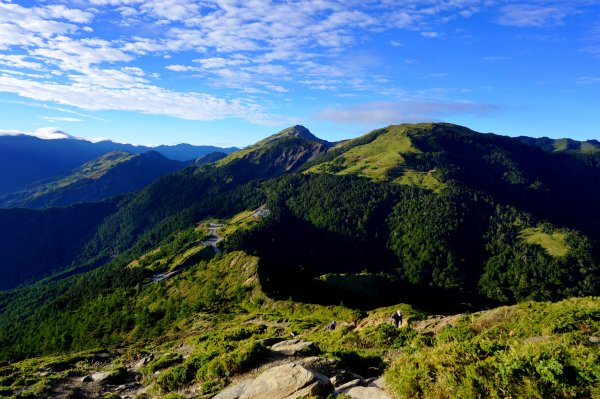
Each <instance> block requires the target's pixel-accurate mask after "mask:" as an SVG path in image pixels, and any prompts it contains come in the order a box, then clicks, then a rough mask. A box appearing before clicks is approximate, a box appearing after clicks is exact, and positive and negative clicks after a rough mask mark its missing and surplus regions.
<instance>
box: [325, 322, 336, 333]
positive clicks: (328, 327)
mask: <svg viewBox="0 0 600 399" xmlns="http://www.w3.org/2000/svg"><path fill="white" fill-rule="evenodd" d="M332 330H335V320H334V321H332V322H331V323H329V324H328V325H327V331H332Z"/></svg>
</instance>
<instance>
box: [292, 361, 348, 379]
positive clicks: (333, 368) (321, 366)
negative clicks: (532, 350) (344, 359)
mask: <svg viewBox="0 0 600 399" xmlns="http://www.w3.org/2000/svg"><path fill="white" fill-rule="evenodd" d="M295 362H296V363H297V364H299V365H301V366H302V367H305V368H307V369H309V370H312V371H316V372H317V373H321V374H325V375H327V376H333V375H335V374H336V373H337V372H338V367H339V363H338V361H337V360H335V359H330V358H327V357H319V356H310V357H305V358H304V359H298V360H296V361H295Z"/></svg>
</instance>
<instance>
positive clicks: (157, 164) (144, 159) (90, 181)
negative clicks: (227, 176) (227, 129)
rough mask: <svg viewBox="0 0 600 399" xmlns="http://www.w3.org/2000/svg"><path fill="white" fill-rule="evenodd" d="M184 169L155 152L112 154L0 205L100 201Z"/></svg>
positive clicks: (22, 205) (50, 204)
mask: <svg viewBox="0 0 600 399" xmlns="http://www.w3.org/2000/svg"><path fill="white" fill-rule="evenodd" d="M184 166H185V164H184V163H183V162H178V161H172V160H169V159H167V158H165V157H163V156H162V155H160V154H159V153H157V152H146V153H143V154H131V153H128V152H125V151H113V152H109V153H107V154H104V155H102V156H100V157H98V158H96V159H93V160H91V161H89V162H87V163H85V164H83V165H81V166H80V167H78V168H77V169H75V170H73V171H72V173H71V174H69V175H68V176H65V177H62V178H56V179H52V180H50V181H47V182H43V183H41V184H38V185H35V186H33V187H30V188H28V189H26V190H23V191H20V192H17V193H12V194H9V195H6V196H4V197H2V198H0V205H2V206H8V207H29V208H45V207H49V206H64V205H69V204H73V203H78V202H93V201H100V200H103V199H105V198H108V197H112V196H115V195H121V194H126V193H129V192H132V191H135V190H138V189H140V188H142V187H144V186H146V185H148V184H149V183H151V182H152V181H154V180H156V179H157V178H158V177H160V176H162V175H164V174H166V173H169V172H173V171H175V170H177V169H181V168H183V167H184Z"/></svg>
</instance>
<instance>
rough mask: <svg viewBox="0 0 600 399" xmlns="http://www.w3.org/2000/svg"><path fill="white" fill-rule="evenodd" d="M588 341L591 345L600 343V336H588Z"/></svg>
mask: <svg viewBox="0 0 600 399" xmlns="http://www.w3.org/2000/svg"><path fill="white" fill-rule="evenodd" d="M589 341H590V344H592V345H600V337H590V339H589Z"/></svg>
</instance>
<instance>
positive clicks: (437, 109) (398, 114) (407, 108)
mask: <svg viewBox="0 0 600 399" xmlns="http://www.w3.org/2000/svg"><path fill="white" fill-rule="evenodd" d="M499 109H500V108H499V107H498V106H496V105H493V104H485V103H470V102H427V101H398V102H369V103H363V104H357V105H350V106H344V107H335V108H326V109H324V110H322V111H320V112H319V113H318V117H319V118H321V119H325V120H328V121H332V122H337V123H344V124H362V125H385V124H397V123H412V122H436V121H440V120H443V119H444V118H447V117H453V116H458V115H478V116H487V115H490V114H492V113H495V112H497V111H499Z"/></svg>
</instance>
